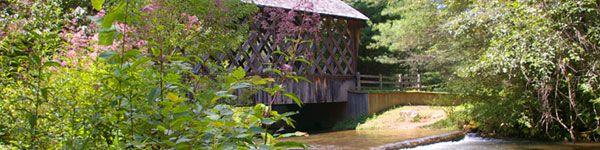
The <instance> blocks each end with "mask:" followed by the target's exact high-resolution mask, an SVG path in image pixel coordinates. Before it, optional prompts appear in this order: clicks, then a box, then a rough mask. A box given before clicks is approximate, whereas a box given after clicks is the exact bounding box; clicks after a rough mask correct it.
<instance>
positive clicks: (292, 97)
mask: <svg viewBox="0 0 600 150" xmlns="http://www.w3.org/2000/svg"><path fill="white" fill-rule="evenodd" d="M283 95H285V96H287V97H289V98H291V99H292V100H294V102H296V104H297V105H298V106H299V107H300V108H302V101H301V100H300V98H299V97H298V96H297V95H296V94H294V93H283Z"/></svg>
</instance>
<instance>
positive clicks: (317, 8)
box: [243, 0, 369, 20]
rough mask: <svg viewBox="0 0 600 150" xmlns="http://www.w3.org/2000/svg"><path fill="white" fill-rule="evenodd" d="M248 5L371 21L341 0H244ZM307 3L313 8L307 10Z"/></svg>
mask: <svg viewBox="0 0 600 150" xmlns="http://www.w3.org/2000/svg"><path fill="white" fill-rule="evenodd" d="M243 1H245V2H247V3H254V4H256V5H258V6H265V7H275V8H283V9H296V10H300V11H307V12H316V13H319V14H323V15H332V16H340V17H347V18H354V19H360V20H369V18H368V17H367V16H365V15H363V14H362V13H360V12H359V11H358V10H356V9H354V8H352V7H351V6H350V5H348V4H346V3H344V2H342V1H341V0H243ZM306 1H308V2H312V3H313V7H312V9H311V8H307V7H306V6H304V5H306V4H305V3H306Z"/></svg>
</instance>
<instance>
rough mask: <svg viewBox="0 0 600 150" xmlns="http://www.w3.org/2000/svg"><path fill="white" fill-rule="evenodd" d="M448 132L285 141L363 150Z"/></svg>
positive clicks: (357, 133)
mask: <svg viewBox="0 0 600 150" xmlns="http://www.w3.org/2000/svg"><path fill="white" fill-rule="evenodd" d="M448 132H451V131H448V130H432V129H405V130H347V131H336V132H328V133H319V134H312V135H310V136H307V137H293V138H288V139H285V140H292V141H297V142H302V143H305V144H308V145H311V146H313V147H314V148H312V149H317V150H332V149H333V150H336V149H344V150H346V149H348V150H359V149H360V150H363V149H370V148H373V147H377V146H381V145H385V144H389V143H395V142H401V141H406V140H413V139H418V138H422V137H427V136H432V135H438V134H444V133H448Z"/></svg>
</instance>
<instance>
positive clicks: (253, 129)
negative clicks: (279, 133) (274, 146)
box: [250, 127, 265, 134]
mask: <svg viewBox="0 0 600 150" xmlns="http://www.w3.org/2000/svg"><path fill="white" fill-rule="evenodd" d="M250 131H251V132H252V133H256V134H259V133H265V130H264V129H263V128H259V127H251V128H250Z"/></svg>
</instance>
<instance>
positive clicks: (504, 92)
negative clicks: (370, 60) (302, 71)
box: [365, 0, 600, 141]
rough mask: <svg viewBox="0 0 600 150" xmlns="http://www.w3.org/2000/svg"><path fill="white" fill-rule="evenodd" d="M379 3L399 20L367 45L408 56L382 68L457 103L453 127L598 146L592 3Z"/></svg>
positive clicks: (599, 32)
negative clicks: (413, 77)
mask: <svg viewBox="0 0 600 150" xmlns="http://www.w3.org/2000/svg"><path fill="white" fill-rule="evenodd" d="M365 1H366V0H365ZM379 2H381V3H385V4H386V5H387V7H386V8H385V9H384V10H382V14H383V15H389V16H400V17H399V18H396V19H392V20H388V21H386V22H382V23H376V24H373V28H375V29H376V30H377V31H379V34H378V35H376V36H374V37H373V38H374V40H375V41H376V43H374V44H371V46H372V47H376V48H380V47H383V48H388V49H390V50H391V51H394V52H396V53H399V54H409V56H403V57H390V59H389V60H390V61H398V62H403V63H406V64H408V65H410V68H411V70H414V71H417V72H427V74H426V75H424V77H423V78H424V82H425V85H432V84H433V85H436V84H437V85H436V86H434V87H430V88H433V89H436V88H437V89H444V90H446V91H451V92H453V93H459V94H461V95H463V96H464V98H465V99H467V104H466V105H468V107H467V109H466V110H465V111H461V112H460V113H457V114H460V115H459V116H461V117H457V118H463V119H465V121H462V124H464V125H467V126H471V127H476V128H477V129H478V130H480V131H483V132H490V133H495V134H500V135H519V136H522V135H526V136H532V137H540V138H549V139H570V140H592V141H597V140H598V139H597V138H598V136H599V134H597V133H598V129H599V128H598V124H597V121H598V113H596V112H597V107H598V106H599V105H598V103H597V101H595V100H596V99H598V94H597V93H598V90H599V89H600V88H598V86H597V85H598V75H599V74H600V73H599V72H598V69H597V68H598V67H599V65H598V61H599V60H598V58H600V57H599V54H600V53H599V51H598V41H599V39H600V38H599V35H600V29H599V28H598V25H599V24H600V22H599V21H598V19H596V18H597V17H598V15H599V13H600V11H599V10H598V9H597V8H598V5H599V4H598V1H555V0H547V1H478V0H476V1H463V0H452V1H429V0H422V1H379ZM382 58H383V57H382ZM459 122H460V121H459Z"/></svg>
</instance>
